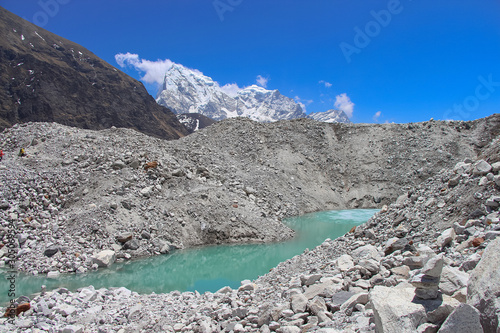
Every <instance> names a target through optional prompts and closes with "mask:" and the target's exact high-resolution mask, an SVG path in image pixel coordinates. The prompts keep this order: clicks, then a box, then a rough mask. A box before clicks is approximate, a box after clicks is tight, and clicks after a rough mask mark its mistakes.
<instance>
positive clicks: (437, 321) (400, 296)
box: [370, 283, 460, 333]
mask: <svg viewBox="0 0 500 333" xmlns="http://www.w3.org/2000/svg"><path fill="white" fill-rule="evenodd" d="M370 300H371V303H372V305H373V314H374V319H375V325H376V329H377V332H379V333H404V332H408V333H410V332H417V331H420V330H421V329H423V326H426V325H428V324H429V323H431V324H433V325H437V326H439V325H441V324H442V323H443V322H444V321H445V319H446V318H447V317H448V316H449V315H450V313H452V312H453V311H454V310H455V309H456V308H457V307H458V306H459V305H460V302H458V301H457V300H455V299H453V298H451V297H449V296H447V295H441V296H440V297H439V298H437V299H420V298H418V297H416V296H415V288H414V287H412V286H411V285H410V284H408V283H401V284H399V285H397V286H396V287H394V288H390V287H382V286H375V288H373V289H372V291H371V292H370ZM422 325H423V326H422Z"/></svg>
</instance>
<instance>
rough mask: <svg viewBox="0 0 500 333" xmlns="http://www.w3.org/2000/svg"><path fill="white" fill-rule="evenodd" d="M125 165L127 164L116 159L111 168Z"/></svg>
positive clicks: (117, 168) (121, 167) (115, 168)
mask: <svg viewBox="0 0 500 333" xmlns="http://www.w3.org/2000/svg"><path fill="white" fill-rule="evenodd" d="M126 166H127V165H126V164H125V163H124V162H123V161H121V160H117V161H115V162H113V163H112V164H111V168H113V169H114V170H120V169H123V168H125V167H126Z"/></svg>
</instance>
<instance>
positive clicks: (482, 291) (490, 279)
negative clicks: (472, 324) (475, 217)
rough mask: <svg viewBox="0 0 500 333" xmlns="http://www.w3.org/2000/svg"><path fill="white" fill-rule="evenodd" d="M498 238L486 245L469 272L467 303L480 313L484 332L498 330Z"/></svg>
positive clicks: (499, 320)
mask: <svg viewBox="0 0 500 333" xmlns="http://www.w3.org/2000/svg"><path fill="white" fill-rule="evenodd" d="M498 253H500V239H498V238H497V239H496V240H494V241H492V242H491V243H490V244H488V246H487V247H486V250H485V251H484V253H483V257H482V259H481V260H480V261H479V263H478V264H477V266H476V268H474V269H473V270H472V271H471V272H470V278H469V283H468V286H467V304H469V305H472V306H474V307H475V308H476V309H478V310H479V312H480V313H481V324H482V326H483V329H484V331H485V332H500V319H499V316H500V256H499V255H498Z"/></svg>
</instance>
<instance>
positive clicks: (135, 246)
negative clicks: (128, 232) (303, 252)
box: [123, 239, 139, 250]
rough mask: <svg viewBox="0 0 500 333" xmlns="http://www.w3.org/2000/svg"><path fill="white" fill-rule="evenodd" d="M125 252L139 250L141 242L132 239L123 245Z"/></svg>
mask: <svg viewBox="0 0 500 333" xmlns="http://www.w3.org/2000/svg"><path fill="white" fill-rule="evenodd" d="M123 248H124V249H125V250H137V249H138V248H139V242H138V241H137V240H136V239H131V240H129V241H128V242H126V243H125V244H123Z"/></svg>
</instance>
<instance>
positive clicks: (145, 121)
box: [0, 7, 188, 139]
mask: <svg viewBox="0 0 500 333" xmlns="http://www.w3.org/2000/svg"><path fill="white" fill-rule="evenodd" d="M0 36H2V37H1V38H0V129H3V128H6V127H10V126H12V125H13V124H15V123H23V122H29V121H35V122H40V121H45V122H57V123H60V124H64V125H69V126H74V127H80V128H87V129H104V128H109V127H111V126H116V127H126V128H133V129H135V130H138V131H140V132H143V133H145V134H148V135H153V136H156V137H160V138H164V139H176V138H179V137H182V136H184V135H186V134H188V131H187V130H186V128H185V127H184V126H183V125H182V124H181V123H179V121H178V120H177V118H176V117H175V115H174V114H173V113H172V112H170V111H169V110H168V109H167V108H165V107H162V106H160V105H158V104H157V103H156V102H155V100H154V98H153V97H152V96H150V95H149V94H148V92H147V91H146V89H145V88H144V86H143V85H142V83H141V82H139V81H137V80H135V79H133V78H131V77H130V76H128V75H126V74H125V73H123V72H121V71H119V70H118V69H116V68H114V67H113V66H111V65H109V64H108V63H106V62H105V61H103V60H102V59H100V58H98V57H97V56H96V55H94V54H93V53H92V52H90V51H89V50H87V49H85V48H84V47H82V46H80V45H78V44H76V43H73V42H71V41H69V40H67V39H64V38H62V37H59V36H57V35H55V34H53V33H51V32H49V31H47V30H45V29H43V28H40V27H37V26H35V25H33V24H31V23H29V22H28V21H26V20H23V19H22V18H20V17H18V16H16V15H14V14H12V13H10V12H9V11H7V10H5V9H4V8H1V7H0Z"/></svg>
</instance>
